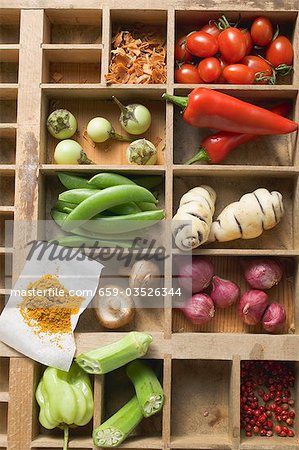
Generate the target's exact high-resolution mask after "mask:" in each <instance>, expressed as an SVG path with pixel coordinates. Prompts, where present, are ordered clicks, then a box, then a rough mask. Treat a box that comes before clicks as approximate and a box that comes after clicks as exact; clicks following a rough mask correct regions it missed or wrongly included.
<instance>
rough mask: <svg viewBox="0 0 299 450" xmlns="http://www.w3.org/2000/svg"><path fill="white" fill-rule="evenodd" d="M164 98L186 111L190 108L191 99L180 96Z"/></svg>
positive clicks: (165, 95)
mask: <svg viewBox="0 0 299 450" xmlns="http://www.w3.org/2000/svg"><path fill="white" fill-rule="evenodd" d="M162 98H164V100H167V101H169V102H171V103H174V104H175V105H177V106H179V107H180V108H182V109H186V108H187V106H188V101H189V97H179V96H178V95H170V94H163V95H162Z"/></svg>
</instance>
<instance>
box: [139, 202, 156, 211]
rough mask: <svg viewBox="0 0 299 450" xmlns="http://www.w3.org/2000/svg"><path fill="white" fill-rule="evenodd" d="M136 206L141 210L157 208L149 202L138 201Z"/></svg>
mask: <svg viewBox="0 0 299 450" xmlns="http://www.w3.org/2000/svg"><path fill="white" fill-rule="evenodd" d="M138 207H139V208H140V209H141V211H155V210H156V209H158V208H157V205H155V204H154V203H149V202H138Z"/></svg>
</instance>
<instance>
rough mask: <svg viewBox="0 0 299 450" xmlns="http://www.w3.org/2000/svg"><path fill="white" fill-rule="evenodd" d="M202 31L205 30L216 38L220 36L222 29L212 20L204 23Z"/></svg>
mask: <svg viewBox="0 0 299 450" xmlns="http://www.w3.org/2000/svg"><path fill="white" fill-rule="evenodd" d="M200 31H204V32H205V33H208V34H211V35H212V36H214V37H215V38H216V39H217V38H218V36H219V34H220V33H221V31H220V30H219V28H218V27H217V25H215V24H214V22H212V21H210V22H209V23H207V24H206V25H204V26H203V27H202V28H201V30H200Z"/></svg>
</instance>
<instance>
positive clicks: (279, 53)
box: [266, 36, 294, 67]
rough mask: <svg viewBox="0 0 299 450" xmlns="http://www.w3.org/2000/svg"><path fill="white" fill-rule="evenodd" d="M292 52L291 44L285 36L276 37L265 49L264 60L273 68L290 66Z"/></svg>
mask: <svg viewBox="0 0 299 450" xmlns="http://www.w3.org/2000/svg"><path fill="white" fill-rule="evenodd" d="M293 57H294V50H293V47H292V44H291V42H290V41H289V40H288V38H286V37H285V36H278V38H276V39H275V40H274V41H273V42H271V44H270V45H269V47H268V48H267V51H266V59H267V60H268V61H269V62H270V63H271V64H273V66H274V67H277V66H279V65H280V64H286V65H287V66H290V65H291V64H292V62H293Z"/></svg>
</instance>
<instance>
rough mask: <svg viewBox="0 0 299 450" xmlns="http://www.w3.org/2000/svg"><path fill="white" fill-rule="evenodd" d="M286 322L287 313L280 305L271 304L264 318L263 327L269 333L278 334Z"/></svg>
mask: <svg viewBox="0 0 299 450" xmlns="http://www.w3.org/2000/svg"><path fill="white" fill-rule="evenodd" d="M285 321H286V312H285V309H284V307H283V306H282V305H280V304H279V303H271V305H269V306H268V308H267V309H266V312H265V314H264V317H263V327H264V329H265V330H266V331H269V333H276V332H277V331H279V330H280V329H281V327H282V325H283V324H284V323H285Z"/></svg>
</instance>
